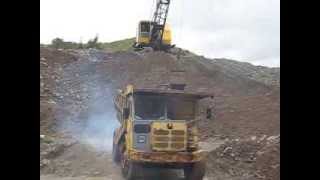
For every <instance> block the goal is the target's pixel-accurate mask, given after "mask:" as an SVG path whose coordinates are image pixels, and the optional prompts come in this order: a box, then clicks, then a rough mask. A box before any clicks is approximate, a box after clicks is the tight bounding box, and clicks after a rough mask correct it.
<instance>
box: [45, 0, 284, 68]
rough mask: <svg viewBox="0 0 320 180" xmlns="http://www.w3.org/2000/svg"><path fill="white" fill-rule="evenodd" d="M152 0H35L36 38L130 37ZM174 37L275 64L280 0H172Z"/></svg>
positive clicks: (216, 53) (191, 45) (209, 53)
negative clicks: (37, 3) (37, 15)
mask: <svg viewBox="0 0 320 180" xmlns="http://www.w3.org/2000/svg"><path fill="white" fill-rule="evenodd" d="M154 9H155V0H137V1H134V0H40V42H41V43H50V41H51V40H52V39H53V38H55V37H61V38H63V39H64V40H66V41H77V42H79V41H80V40H81V39H82V41H83V42H85V41H87V40H88V39H90V38H93V37H94V36H95V35H96V34H98V35H99V39H100V41H104V42H110V41H115V40H120V39H124V38H130V37H134V36H135V34H136V27H137V23H138V21H139V20H149V19H151V16H152V12H153V11H154ZM167 22H168V23H169V24H170V25H171V28H172V31H173V32H172V34H173V42H174V44H176V45H177V46H179V47H182V48H185V49H188V50H190V51H193V52H195V53H197V54H199V55H204V56H205V57H209V58H231V59H235V60H239V61H246V62H250V63H252V64H255V65H265V66H272V67H274V66H277V67H278V66H280V0H197V1H194V0H171V6H170V10H169V15H168V20H167Z"/></svg>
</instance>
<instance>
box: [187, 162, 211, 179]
mask: <svg viewBox="0 0 320 180" xmlns="http://www.w3.org/2000/svg"><path fill="white" fill-rule="evenodd" d="M205 168H206V166H205V163H204V162H197V163H194V164H191V165H188V166H187V167H185V168H184V169H183V170H184V177H185V179H186V180H202V179H203V177H204V175H205Z"/></svg>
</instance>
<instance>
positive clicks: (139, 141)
mask: <svg viewBox="0 0 320 180" xmlns="http://www.w3.org/2000/svg"><path fill="white" fill-rule="evenodd" d="M146 138H147V137H146V136H145V135H138V143H145V142H146Z"/></svg>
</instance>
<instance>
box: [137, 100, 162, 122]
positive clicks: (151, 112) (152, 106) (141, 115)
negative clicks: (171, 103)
mask: <svg viewBox="0 0 320 180" xmlns="http://www.w3.org/2000/svg"><path fill="white" fill-rule="evenodd" d="M134 111H135V119H137V120H155V119H160V120H162V119H165V99H164V98H163V97H161V96H152V95H143V96H142V95H136V96H135V100H134Z"/></svg>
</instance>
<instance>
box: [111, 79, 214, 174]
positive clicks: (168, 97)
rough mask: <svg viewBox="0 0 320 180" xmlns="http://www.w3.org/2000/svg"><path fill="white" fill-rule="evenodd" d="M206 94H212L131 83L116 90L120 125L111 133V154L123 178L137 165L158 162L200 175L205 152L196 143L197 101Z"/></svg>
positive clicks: (116, 104)
mask: <svg viewBox="0 0 320 180" xmlns="http://www.w3.org/2000/svg"><path fill="white" fill-rule="evenodd" d="M206 97H213V96H212V95H211V94H204V93H185V92H184V91H183V90H177V89H175V90H172V89H170V88H167V89H137V88H134V87H133V86H132V85H129V86H127V88H126V89H125V90H122V91H119V93H118V95H117V96H116V98H115V101H114V102H115V107H116V109H117V116H118V120H119V122H120V124H121V126H120V127H119V128H118V129H117V130H116V131H115V133H114V140H113V141H114V142H113V158H114V160H115V161H116V162H120V164H121V167H122V172H123V175H124V176H125V178H127V179H131V178H133V177H134V176H135V175H136V174H135V173H134V172H136V170H135V169H136V168H138V167H139V168H141V167H143V166H145V167H147V166H149V167H150V166H161V167H169V168H181V169H184V172H185V176H186V178H187V179H194V180H198V179H202V177H203V176H204V168H205V167H204V159H205V155H206V152H204V151H202V150H201V149H200V147H199V144H198V143H199V131H198V127H197V122H198V121H199V119H198V114H199V112H198V111H199V102H198V101H199V100H200V99H202V98H206Z"/></svg>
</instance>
